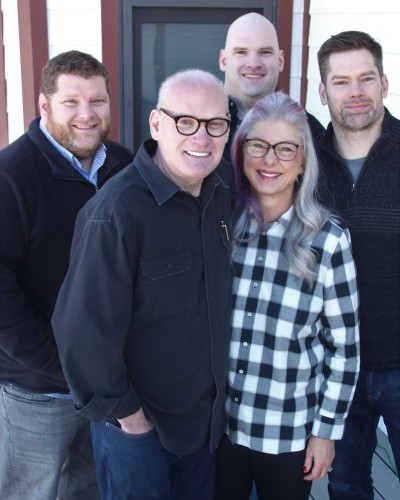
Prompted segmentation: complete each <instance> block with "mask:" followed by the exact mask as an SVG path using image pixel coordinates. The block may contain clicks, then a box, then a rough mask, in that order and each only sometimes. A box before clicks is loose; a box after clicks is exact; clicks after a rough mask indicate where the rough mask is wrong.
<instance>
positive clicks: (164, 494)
mask: <svg viewBox="0 0 400 500" xmlns="http://www.w3.org/2000/svg"><path fill="white" fill-rule="evenodd" d="M92 440H93V447H94V453H95V462H96V471H97V477H98V482H99V488H100V494H101V497H102V499H103V500H128V499H130V500H151V499H152V500H212V498H213V494H214V482H215V453H210V450H209V446H206V447H204V448H203V449H202V450H200V451H198V452H197V453H193V454H191V455H175V454H174V453H170V452H168V451H167V450H165V449H164V448H163V447H162V446H161V444H160V441H159V439H158V435H157V432H156V431H155V429H152V430H151V431H149V432H145V433H144V434H128V433H126V432H124V431H122V430H121V429H120V428H119V427H118V424H117V423H114V422H110V421H104V420H101V421H98V422H92Z"/></svg>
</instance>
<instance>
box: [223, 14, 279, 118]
mask: <svg viewBox="0 0 400 500" xmlns="http://www.w3.org/2000/svg"><path fill="white" fill-rule="evenodd" d="M253 14H254V13H253ZM283 63H284V58H283V51H282V50H280V49H279V46H278V39H277V34H276V30H275V28H274V26H273V25H272V23H271V22H270V21H268V19H266V18H264V17H263V16H259V15H246V16H243V17H241V18H239V19H238V20H237V21H236V22H234V23H233V24H232V25H231V27H230V29H229V31H228V36H227V39H226V45H225V49H223V50H221V53H220V57H219V66H220V69H221V71H223V72H224V73H225V87H226V89H227V91H228V94H229V95H230V96H232V97H233V98H234V99H235V100H236V101H238V105H239V106H241V107H243V108H244V109H245V110H248V109H250V108H252V107H253V105H254V104H255V102H256V101H257V100H258V99H260V98H261V97H264V96H266V95H269V94H271V93H272V92H274V91H275V89H276V85H277V83H278V78H279V73H280V72H281V71H282V70H283Z"/></svg>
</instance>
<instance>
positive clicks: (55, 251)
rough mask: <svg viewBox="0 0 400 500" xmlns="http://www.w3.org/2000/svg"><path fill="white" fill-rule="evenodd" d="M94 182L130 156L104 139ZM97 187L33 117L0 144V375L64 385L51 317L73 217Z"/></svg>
mask: <svg viewBox="0 0 400 500" xmlns="http://www.w3.org/2000/svg"><path fill="white" fill-rule="evenodd" d="M105 144H106V147H107V156H106V160H105V163H104V165H103V166H102V167H101V168H100V170H99V171H98V187H101V186H102V185H103V184H104V183H105V182H106V181H107V180H108V179H109V178H110V177H112V176H113V175H114V174H116V173H117V172H119V171H120V170H122V168H124V167H125V166H126V165H128V164H129V163H130V162H131V161H132V159H133V155H132V153H131V152H130V151H129V150H128V149H126V148H124V147H123V146H121V145H119V144H117V143H115V142H112V141H106V143H105ZM95 192H96V187H95V186H94V185H93V184H91V183H90V182H88V181H87V180H85V179H84V177H82V176H81V175H80V174H79V173H78V172H77V171H76V170H75V169H74V168H73V167H72V166H71V165H70V164H69V163H68V161H67V160H66V159H65V158H64V157H63V156H62V155H60V154H59V153H58V151H57V150H56V149H55V148H54V146H52V145H51V144H50V142H49V141H48V140H47V138H46V137H45V135H44V134H43V133H42V131H41V130H40V127H39V119H35V120H34V121H33V122H32V123H31V124H30V126H29V130H28V132H27V133H25V134H24V135H22V136H21V137H20V138H19V139H17V140H16V141H15V142H13V143H12V144H10V145H9V146H7V147H6V148H4V149H3V150H1V151H0V382H1V383H7V382H8V383H13V384H15V385H16V386H19V387H21V388H24V389H27V390H29V391H32V392H40V393H47V392H68V389H67V384H66V382H65V378H64V375H63V373H62V370H61V366H60V362H59V357H58V352H57V348H56V344H55V341H54V337H53V332H52V328H51V324H50V319H51V316H52V313H53V309H54V305H55V302H56V299H57V295H58V291H59V289H60V286H61V284H62V281H63V279H64V276H65V274H66V272H67V268H68V264H69V252H70V246H71V241H72V236H73V229H74V223H75V218H76V215H77V213H78V211H79V210H80V208H81V207H82V206H83V205H84V204H85V203H86V201H87V200H89V198H91V197H92V196H93V195H94V194H95Z"/></svg>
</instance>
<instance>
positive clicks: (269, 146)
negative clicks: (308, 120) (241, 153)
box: [245, 138, 300, 161]
mask: <svg viewBox="0 0 400 500" xmlns="http://www.w3.org/2000/svg"><path fill="white" fill-rule="evenodd" d="M250 141H256V142H259V143H263V144H266V151H265V153H263V154H260V155H258V154H256V155H255V154H254V152H250V148H249V146H248V143H249V142H250ZM245 143H246V150H247V154H248V155H249V156H251V157H252V158H264V157H265V156H267V154H268V153H269V150H270V149H273V151H274V154H275V156H276V157H277V158H278V160H282V161H292V160H294V159H295V158H296V156H297V152H298V150H299V147H300V144H296V143H295V142H290V141H281V142H277V143H276V144H270V143H269V142H267V141H262V140H261V139H252V138H250V139H246V140H245ZM282 144H290V145H291V146H294V147H295V148H296V151H294V152H293V156H291V157H290V158H283V157H282V156H280V155H279V153H277V152H276V148H277V147H278V146H280V145H282Z"/></svg>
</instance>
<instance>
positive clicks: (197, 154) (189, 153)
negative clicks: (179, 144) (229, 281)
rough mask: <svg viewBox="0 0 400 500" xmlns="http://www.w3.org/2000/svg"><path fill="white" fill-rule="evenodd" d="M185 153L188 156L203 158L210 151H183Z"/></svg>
mask: <svg viewBox="0 0 400 500" xmlns="http://www.w3.org/2000/svg"><path fill="white" fill-rule="evenodd" d="M185 153H186V154H188V155H190V156H196V157H198V158H204V157H205V156H209V155H210V154H211V153H200V152H199V151H185Z"/></svg>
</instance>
